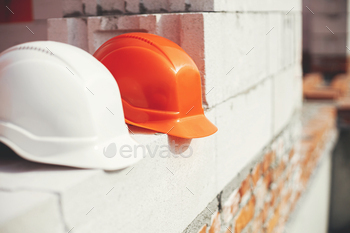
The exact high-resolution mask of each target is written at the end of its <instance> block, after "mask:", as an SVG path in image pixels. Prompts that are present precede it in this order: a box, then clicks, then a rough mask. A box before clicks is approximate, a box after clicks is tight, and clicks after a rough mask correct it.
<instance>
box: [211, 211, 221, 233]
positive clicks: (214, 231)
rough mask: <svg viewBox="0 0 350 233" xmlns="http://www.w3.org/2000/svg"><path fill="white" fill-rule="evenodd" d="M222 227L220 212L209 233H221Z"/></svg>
mask: <svg viewBox="0 0 350 233" xmlns="http://www.w3.org/2000/svg"><path fill="white" fill-rule="evenodd" d="M220 227H221V222H220V214H219V212H216V214H215V216H214V217H213V219H212V222H211V226H210V228H209V233H219V232H220Z"/></svg>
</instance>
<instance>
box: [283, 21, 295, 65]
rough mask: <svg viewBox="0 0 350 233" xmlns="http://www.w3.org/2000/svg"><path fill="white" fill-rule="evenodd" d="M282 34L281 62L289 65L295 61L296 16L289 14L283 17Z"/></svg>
mask: <svg viewBox="0 0 350 233" xmlns="http://www.w3.org/2000/svg"><path fill="white" fill-rule="evenodd" d="M281 32H282V35H281V48H280V52H281V62H282V67H283V68H285V67H288V66H290V65H292V64H293V63H294V49H295V44H294V32H295V31H294V17H293V14H288V15H286V16H283V18H282V30H281Z"/></svg>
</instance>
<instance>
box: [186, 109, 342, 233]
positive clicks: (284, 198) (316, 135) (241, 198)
mask: <svg viewBox="0 0 350 233" xmlns="http://www.w3.org/2000/svg"><path fill="white" fill-rule="evenodd" d="M302 116H303V124H302V126H301V127H300V125H298V123H297V122H298V121H296V122H295V123H294V124H292V125H290V126H289V127H287V128H286V129H285V130H284V131H283V133H282V134H281V135H279V136H278V137H276V138H275V139H274V140H273V142H272V144H271V145H270V146H268V147H267V149H266V150H267V152H266V153H263V154H262V155H261V156H260V158H259V159H258V162H257V163H256V164H255V165H253V167H252V168H251V169H250V172H249V173H248V175H247V176H245V177H243V178H241V179H242V182H241V183H240V184H239V185H238V186H237V187H236V188H235V189H234V190H233V191H232V192H229V191H227V190H225V189H224V190H223V192H226V193H229V194H226V198H223V197H222V194H221V195H220V197H219V203H220V204H219V205H218V207H219V208H218V210H215V209H214V210H210V209H209V208H207V210H205V211H211V212H212V211H215V213H213V214H212V218H211V221H210V222H209V223H206V224H204V225H203V226H201V227H200V229H199V230H198V233H207V232H209V233H219V232H225V233H229V232H235V233H240V232H253V233H259V232H261V233H262V232H264V233H272V232H275V233H277V232H285V225H286V222H287V221H288V219H289V216H290V215H291V214H292V213H293V210H294V209H295V207H296V205H297V204H298V200H299V198H300V197H301V196H302V194H303V192H304V191H305V189H306V188H307V187H308V183H309V180H310V177H311V175H312V174H313V173H314V170H315V168H316V167H317V166H318V164H319V161H320V160H321V156H322V154H323V152H324V150H325V147H327V146H329V144H332V143H334V140H335V139H334V135H335V131H336V129H335V119H336V113H335V108H334V107H322V106H321V107H320V106H314V107H308V109H305V110H304V112H303V115H302ZM327 156H328V155H327ZM200 219H201V218H198V219H197V220H195V221H194V222H193V223H192V224H193V225H194V226H198V223H197V222H196V221H200ZM319 224H321V225H322V224H325V225H326V223H319ZM193 230H194V229H193V228H191V225H190V226H189V228H188V231H185V232H194V231H193Z"/></svg>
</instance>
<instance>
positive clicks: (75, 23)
mask: <svg viewBox="0 0 350 233" xmlns="http://www.w3.org/2000/svg"><path fill="white" fill-rule="evenodd" d="M47 32H48V39H49V40H52V41H58V42H62V43H67V44H71V45H74V46H77V47H79V48H81V49H84V50H85V51H87V50H88V43H87V42H88V41H87V39H86V38H87V22H86V19H85V18H58V19H49V20H48V27H47Z"/></svg>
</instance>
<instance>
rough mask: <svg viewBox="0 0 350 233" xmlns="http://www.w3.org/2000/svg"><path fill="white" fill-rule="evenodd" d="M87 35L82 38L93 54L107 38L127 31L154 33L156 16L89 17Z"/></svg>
mask: <svg viewBox="0 0 350 233" xmlns="http://www.w3.org/2000/svg"><path fill="white" fill-rule="evenodd" d="M87 20H88V35H87V37H86V38H85V39H84V40H86V41H87V43H88V45H89V50H88V51H89V52H90V53H91V54H93V53H94V52H95V51H96V50H97V49H98V48H99V47H100V46H101V45H102V44H103V43H104V42H106V41H107V40H109V39H111V38H113V37H115V36H118V35H121V34H123V33H127V32H149V33H153V34H155V33H156V16H155V15H141V16H119V17H118V16H109V17H89V18H88V19H87Z"/></svg>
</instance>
